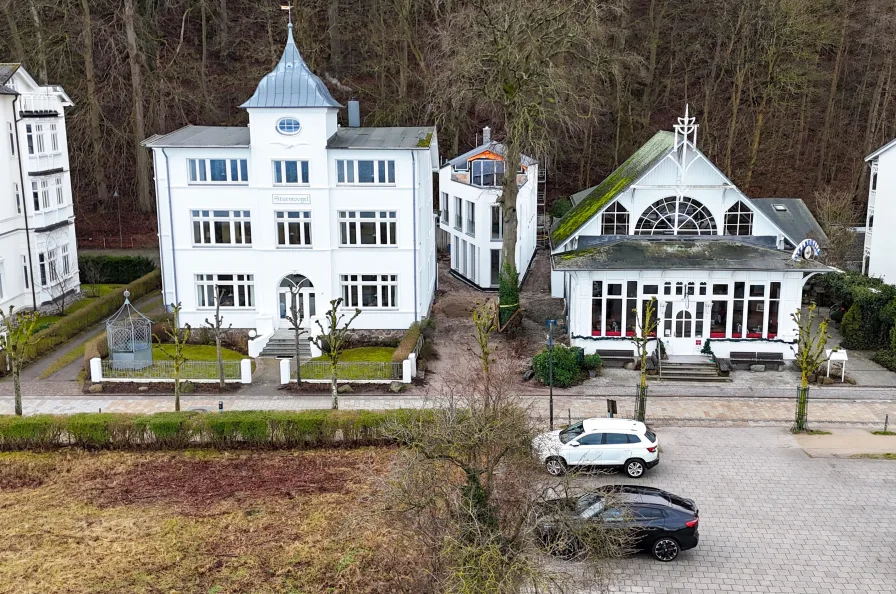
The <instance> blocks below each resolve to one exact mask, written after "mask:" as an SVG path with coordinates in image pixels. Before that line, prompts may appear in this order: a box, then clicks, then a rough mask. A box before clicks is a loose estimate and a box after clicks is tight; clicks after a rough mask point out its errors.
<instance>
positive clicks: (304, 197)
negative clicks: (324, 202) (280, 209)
mask: <svg viewBox="0 0 896 594" xmlns="http://www.w3.org/2000/svg"><path fill="white" fill-rule="evenodd" d="M273 203H274V204H311V196H310V195H308V194H274V196H273Z"/></svg>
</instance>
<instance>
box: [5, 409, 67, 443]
mask: <svg viewBox="0 0 896 594" xmlns="http://www.w3.org/2000/svg"><path fill="white" fill-rule="evenodd" d="M61 432H62V428H61V424H60V422H59V418H57V417H54V416H52V415H34V416H31V417H19V416H8V415H0V450H45V449H48V448H51V447H54V446H56V445H59V437H60V434H61Z"/></svg>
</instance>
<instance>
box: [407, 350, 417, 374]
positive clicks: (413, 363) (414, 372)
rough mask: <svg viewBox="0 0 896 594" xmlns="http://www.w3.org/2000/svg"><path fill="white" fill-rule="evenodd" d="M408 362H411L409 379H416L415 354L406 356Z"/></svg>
mask: <svg viewBox="0 0 896 594" xmlns="http://www.w3.org/2000/svg"><path fill="white" fill-rule="evenodd" d="M408 361H410V362H411V377H417V353H411V354H410V355H408Z"/></svg>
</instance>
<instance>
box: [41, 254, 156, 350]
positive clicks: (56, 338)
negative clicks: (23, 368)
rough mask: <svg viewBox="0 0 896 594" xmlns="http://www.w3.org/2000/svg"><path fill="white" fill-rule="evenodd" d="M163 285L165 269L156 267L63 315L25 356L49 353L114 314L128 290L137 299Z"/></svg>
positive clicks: (132, 298) (122, 302) (44, 331)
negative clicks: (163, 271)
mask: <svg viewBox="0 0 896 594" xmlns="http://www.w3.org/2000/svg"><path fill="white" fill-rule="evenodd" d="M161 287H162V271H161V270H159V269H156V270H153V271H152V272H150V273H149V274H147V275H144V276H141V277H140V278H138V279H137V280H135V281H134V282H132V283H130V284H129V285H127V286H125V287H120V288H118V289H115V290H114V291H112V292H111V293H108V294H107V295H104V296H102V297H100V298H99V299H97V300H96V301H94V302H93V303H91V304H90V305H88V306H87V307H85V308H83V309H79V310H78V311H76V312H74V313H71V314H69V315H67V316H65V317H63V318H62V319H60V320H59V321H58V322H56V323H55V324H53V325H52V326H50V327H49V328H47V329H46V330H41V331H40V332H38V333H36V334H35V335H34V342H33V344H31V345H30V346H29V347H28V349H27V350H26V353H25V355H26V356H25V358H26V359H28V360H34V359H36V358H38V357H40V356H42V355H45V354H47V353H49V352H50V351H52V350H53V349H55V348H56V347H58V346H59V345H60V344H62V343H64V342H67V341H68V340H70V339H72V338H74V337H75V336H77V335H78V334H80V333H81V332H84V331H85V330H87V329H88V328H90V327H91V326H93V325H95V324H97V323H98V322H102V321H103V320H105V319H106V318H108V317H109V316H111V315H112V314H114V313H115V312H116V311H118V309H119V308H120V307H121V306H122V304H124V292H125V290H128V291H130V292H131V300H132V301H134V300H136V299H139V298H140V297H143V296H144V295H148V294H149V293H151V292H152V291H155V290H156V289H160V288H161Z"/></svg>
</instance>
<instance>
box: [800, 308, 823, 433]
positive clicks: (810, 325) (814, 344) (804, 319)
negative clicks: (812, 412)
mask: <svg viewBox="0 0 896 594" xmlns="http://www.w3.org/2000/svg"><path fill="white" fill-rule="evenodd" d="M791 317H792V318H793V321H794V322H796V325H797V328H798V330H799V339H798V340H797V351H796V363H797V365H799V368H800V389H799V391H798V395H797V401H796V420H795V421H794V423H793V432H794V433H801V432H803V431H808V430H809V426H808V418H809V414H808V408H809V375H810V374H813V373H815V372H816V371H817V370H818V368H819V367H820V366H821V364H822V363H823V362H824V361H826V360H827V355H826V354H825V346H826V345H827V342H828V340H830V338H831V336H830V334H828V319H827V318H822V319H821V320H819V321H818V325H816V323H815V322H816V306H815V303H812V304H810V305H809V308H808V310H807V312H806V315H803V311H802V310H799V309H798V310H796V312H795V313H793V314H791Z"/></svg>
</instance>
